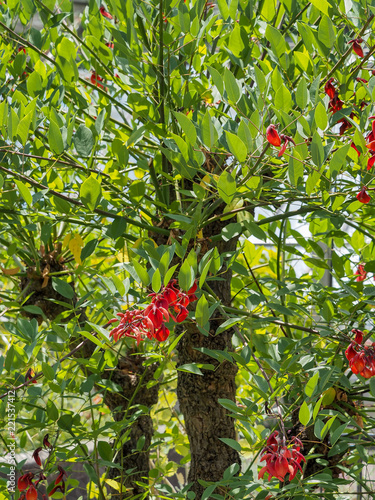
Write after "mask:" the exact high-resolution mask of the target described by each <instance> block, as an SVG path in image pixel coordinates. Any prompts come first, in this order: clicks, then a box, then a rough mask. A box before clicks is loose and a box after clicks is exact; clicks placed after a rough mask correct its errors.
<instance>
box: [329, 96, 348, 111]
mask: <svg viewBox="0 0 375 500" xmlns="http://www.w3.org/2000/svg"><path fill="white" fill-rule="evenodd" d="M343 104H344V103H343V102H342V100H341V99H339V97H338V94H337V92H336V93H335V95H334V97H333V98H332V99H331V100H330V101H329V103H328V109H330V110H331V111H332V113H337V111H340V109H342V105H343Z"/></svg>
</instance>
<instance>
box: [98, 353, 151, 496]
mask: <svg viewBox="0 0 375 500" xmlns="http://www.w3.org/2000/svg"><path fill="white" fill-rule="evenodd" d="M142 361H143V358H142V356H140V355H135V356H130V355H129V354H128V355H127V356H126V357H122V358H120V360H119V362H118V365H117V367H116V368H115V369H114V370H112V371H110V372H109V373H108V372H107V373H108V375H107V374H106V375H105V378H110V380H112V381H113V382H115V383H116V384H118V385H120V386H121V387H122V391H121V392H117V393H114V392H109V391H107V392H106V394H105V398H104V402H105V403H106V404H107V405H108V407H109V409H110V410H111V411H112V413H113V418H114V419H115V420H116V421H121V420H122V419H123V418H124V416H125V414H126V417H127V420H128V421H130V420H131V418H132V416H133V415H134V414H135V412H136V411H137V407H136V406H137V405H142V406H143V407H145V406H146V407H147V408H149V409H150V410H151V407H152V406H153V405H155V404H156V403H157V401H158V389H159V385H158V384H155V385H152V386H151V387H150V388H147V383H148V382H150V381H151V380H153V378H154V373H155V370H156V369H157V367H158V364H157V363H154V364H152V365H149V366H147V367H144V366H143V364H142ZM103 375H104V374H102V376H103ZM103 378H104V377H103ZM134 406H135V408H133V407H134ZM128 425H130V433H129V436H128V437H127V439H126V440H125V442H124V443H123V444H122V446H121V449H120V450H119V452H118V454H117V455H116V457H115V459H114V462H115V463H117V464H119V468H118V469H116V468H112V469H110V470H109V474H108V475H109V477H110V479H115V480H117V481H118V482H119V483H121V485H122V487H123V490H124V489H125V488H126V493H121V492H118V491H116V490H114V489H112V490H111V493H112V498H113V499H116V500H122V499H125V498H134V499H135V498H142V499H146V498H148V497H147V496H144V495H145V489H144V488H143V487H142V486H141V485H139V484H137V482H141V483H146V484H147V483H148V474H149V459H150V453H149V448H150V445H151V439H152V435H153V426H152V419H151V417H150V415H149V414H146V413H145V414H143V415H140V416H139V417H137V418H135V417H134V419H133V421H132V422H129V424H128ZM128 425H127V426H126V427H125V429H124V431H123V432H126V431H127V429H128ZM141 438H143V439H144V441H143V443H142V442H140V441H139V440H140V439H141ZM139 443H141V446H139V448H137V444H138V445H139Z"/></svg>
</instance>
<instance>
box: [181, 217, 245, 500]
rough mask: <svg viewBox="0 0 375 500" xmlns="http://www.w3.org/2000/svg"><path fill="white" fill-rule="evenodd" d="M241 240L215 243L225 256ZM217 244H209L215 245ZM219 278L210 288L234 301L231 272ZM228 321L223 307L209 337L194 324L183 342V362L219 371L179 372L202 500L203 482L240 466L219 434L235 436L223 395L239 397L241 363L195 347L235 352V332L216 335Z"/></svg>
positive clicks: (214, 229) (192, 476)
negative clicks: (228, 469)
mask: <svg viewBox="0 0 375 500" xmlns="http://www.w3.org/2000/svg"><path fill="white" fill-rule="evenodd" d="M225 225H226V224H225V223H224V224H223V223H216V224H215V225H211V226H210V227H208V228H207V236H208V235H210V236H212V235H215V234H220V232H221V230H222V228H223V227H224V226H225ZM236 244H237V239H232V240H230V241H227V242H225V241H223V240H221V241H219V242H217V244H216V246H217V248H218V251H219V253H220V254H223V253H225V252H233V251H234V250H235V249H236ZM213 245H214V244H212V243H210V246H211V248H212V246H213ZM220 278H221V280H220V281H212V282H210V286H211V288H212V289H213V291H214V292H215V293H216V295H217V296H218V297H219V298H220V300H221V302H222V304H224V305H229V304H230V300H231V293H230V282H231V271H230V270H228V269H225V268H224V272H223V270H221V273H220ZM223 321H224V319H223V317H222V315H221V314H220V311H218V310H217V311H216V312H215V313H214V315H213V317H211V319H210V330H209V334H208V335H207V336H205V335H203V334H202V333H200V332H199V330H198V329H197V327H196V326H195V325H194V324H189V325H187V327H186V330H187V331H186V333H185V335H184V336H183V337H182V339H181V340H180V342H179V344H178V346H177V350H178V363H177V366H181V365H184V364H188V363H209V364H213V365H215V367H216V369H215V371H211V370H202V372H203V374H204V375H203V377H202V376H200V375H194V374H191V373H186V372H180V371H179V372H178V385H177V395H178V400H179V403H180V407H181V411H182V413H183V415H184V418H185V425H186V432H187V434H188V438H189V441H190V451H191V467H190V472H189V477H188V481H189V482H193V486H192V489H191V491H193V492H194V493H195V495H196V497H195V498H196V499H200V498H201V496H202V493H203V491H204V489H205V487H204V486H202V485H201V484H200V483H199V480H204V481H219V480H220V479H222V477H223V473H224V471H225V469H227V468H228V467H229V466H230V465H232V464H233V463H238V464H240V457H239V454H238V453H237V451H235V450H233V449H232V448H230V447H229V446H227V445H226V444H224V443H223V442H222V441H221V440H220V439H219V438H230V439H236V432H235V427H234V420H233V419H232V418H230V417H229V416H228V411H227V410H226V409H225V408H223V407H222V406H221V405H220V403H219V402H218V400H219V399H230V400H231V401H235V396H236V385H235V376H236V373H237V366H236V365H235V364H232V363H229V362H227V361H225V362H223V363H219V362H217V361H216V360H214V359H213V358H212V357H209V356H206V355H204V354H203V353H201V352H200V351H198V350H196V348H201V347H205V348H208V349H213V350H220V351H231V350H232V349H233V348H232V335H233V331H232V330H227V331H224V332H223V333H221V334H219V335H216V330H217V328H218V327H219V326H220V324H222V323H223Z"/></svg>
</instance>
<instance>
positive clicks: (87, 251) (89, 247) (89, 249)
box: [81, 238, 99, 261]
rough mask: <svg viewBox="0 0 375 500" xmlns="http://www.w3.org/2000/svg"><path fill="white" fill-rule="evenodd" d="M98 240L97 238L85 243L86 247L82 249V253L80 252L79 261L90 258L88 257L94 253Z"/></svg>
mask: <svg viewBox="0 0 375 500" xmlns="http://www.w3.org/2000/svg"><path fill="white" fill-rule="evenodd" d="M98 243H99V242H98V239H97V238H94V239H93V240H90V241H89V242H88V243H86V245H85V246H84V247H83V248H82V251H81V260H82V261H83V260H85V259H87V258H88V257H90V255H91V254H92V253H94V251H95V248H96V247H97V245H98Z"/></svg>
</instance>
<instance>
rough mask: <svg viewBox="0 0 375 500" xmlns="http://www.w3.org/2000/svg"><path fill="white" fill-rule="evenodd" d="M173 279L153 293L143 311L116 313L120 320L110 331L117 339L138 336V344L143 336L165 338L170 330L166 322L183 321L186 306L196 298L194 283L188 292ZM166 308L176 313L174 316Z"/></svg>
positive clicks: (162, 339)
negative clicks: (181, 288)
mask: <svg viewBox="0 0 375 500" xmlns="http://www.w3.org/2000/svg"><path fill="white" fill-rule="evenodd" d="M176 283H177V282H176V280H171V281H170V282H169V283H168V285H167V286H165V287H164V288H163V289H162V291H161V292H160V293H152V294H150V297H152V300H151V304H149V305H148V306H147V307H146V309H144V310H143V311H137V310H133V311H130V310H128V311H126V312H125V313H118V314H117V316H119V317H120V323H119V325H118V326H116V327H115V328H113V329H112V330H111V332H110V334H109V336H110V337H113V339H114V341H115V342H117V341H118V340H119V339H121V338H122V337H124V336H125V337H132V338H135V339H137V343H138V344H139V342H140V341H141V340H143V339H144V338H145V337H148V338H149V339H153V338H154V339H156V340H158V341H159V342H163V341H164V340H166V339H167V338H168V336H169V334H170V331H169V330H168V328H166V326H165V322H166V321H169V320H170V319H173V320H174V321H176V322H177V323H180V322H182V321H184V320H185V319H186V318H187V316H188V314H189V312H188V310H187V306H188V305H189V303H190V302H193V301H195V300H197V297H196V296H195V293H194V292H195V291H196V289H197V284H196V283H194V285H193V286H192V287H191V288H190V290H189V291H188V292H187V293H184V292H183V291H181V290H179V289H178V288H177V285H176ZM169 309H172V310H173V311H176V312H177V316H176V317H174V316H173V315H172V314H171V313H170V312H169ZM116 321H118V319H115V318H113V319H111V320H110V321H109V323H110V324H111V323H114V322H116Z"/></svg>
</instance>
